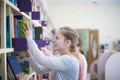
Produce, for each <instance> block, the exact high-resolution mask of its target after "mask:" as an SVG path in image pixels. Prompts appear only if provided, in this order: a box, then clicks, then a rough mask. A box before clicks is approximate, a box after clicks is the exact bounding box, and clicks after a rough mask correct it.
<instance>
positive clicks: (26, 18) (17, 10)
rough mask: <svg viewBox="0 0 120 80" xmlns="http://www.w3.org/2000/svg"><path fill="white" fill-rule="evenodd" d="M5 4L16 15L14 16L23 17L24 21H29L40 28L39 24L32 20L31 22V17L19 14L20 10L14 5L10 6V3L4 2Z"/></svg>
mask: <svg viewBox="0 0 120 80" xmlns="http://www.w3.org/2000/svg"><path fill="white" fill-rule="evenodd" d="M6 4H7V5H8V6H10V7H11V8H12V9H13V10H14V12H15V13H16V15H22V16H23V17H24V19H25V20H26V21H31V22H32V23H33V24H35V25H36V26H41V24H39V23H38V22H36V21H34V20H31V17H30V16H28V15H27V14H25V13H24V12H20V9H19V8H18V7H16V6H15V5H14V4H12V3H11V2H10V1H8V0H7V1H6Z"/></svg>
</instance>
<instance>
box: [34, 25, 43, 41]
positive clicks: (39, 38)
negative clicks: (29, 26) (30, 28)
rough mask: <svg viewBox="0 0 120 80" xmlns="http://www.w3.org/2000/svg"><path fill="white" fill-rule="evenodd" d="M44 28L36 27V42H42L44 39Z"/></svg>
mask: <svg viewBox="0 0 120 80" xmlns="http://www.w3.org/2000/svg"><path fill="white" fill-rule="evenodd" d="M42 31H43V30H42V27H35V40H41V39H42V36H41V35H42Z"/></svg>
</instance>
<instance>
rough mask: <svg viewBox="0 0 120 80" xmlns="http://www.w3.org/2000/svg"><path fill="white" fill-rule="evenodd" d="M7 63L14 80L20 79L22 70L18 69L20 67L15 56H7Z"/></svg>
mask: <svg viewBox="0 0 120 80" xmlns="http://www.w3.org/2000/svg"><path fill="white" fill-rule="evenodd" d="M7 62H8V64H9V66H10V68H11V70H12V72H13V75H14V77H15V80H18V79H20V78H22V77H23V72H22V69H21V68H20V65H19V63H18V60H17V59H16V57H15V56H7Z"/></svg>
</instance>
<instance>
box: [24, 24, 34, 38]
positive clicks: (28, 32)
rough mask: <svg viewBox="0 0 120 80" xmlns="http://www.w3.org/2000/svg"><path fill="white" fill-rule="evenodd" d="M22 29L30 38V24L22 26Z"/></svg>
mask: <svg viewBox="0 0 120 80" xmlns="http://www.w3.org/2000/svg"><path fill="white" fill-rule="evenodd" d="M22 31H23V32H24V34H25V37H30V38H32V27H31V26H23V28H22Z"/></svg>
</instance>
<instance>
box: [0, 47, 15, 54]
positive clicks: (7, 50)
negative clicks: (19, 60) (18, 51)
mask: <svg viewBox="0 0 120 80" xmlns="http://www.w3.org/2000/svg"><path fill="white" fill-rule="evenodd" d="M13 51H14V49H13V48H3V49H0V54H4V53H8V52H13Z"/></svg>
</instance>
